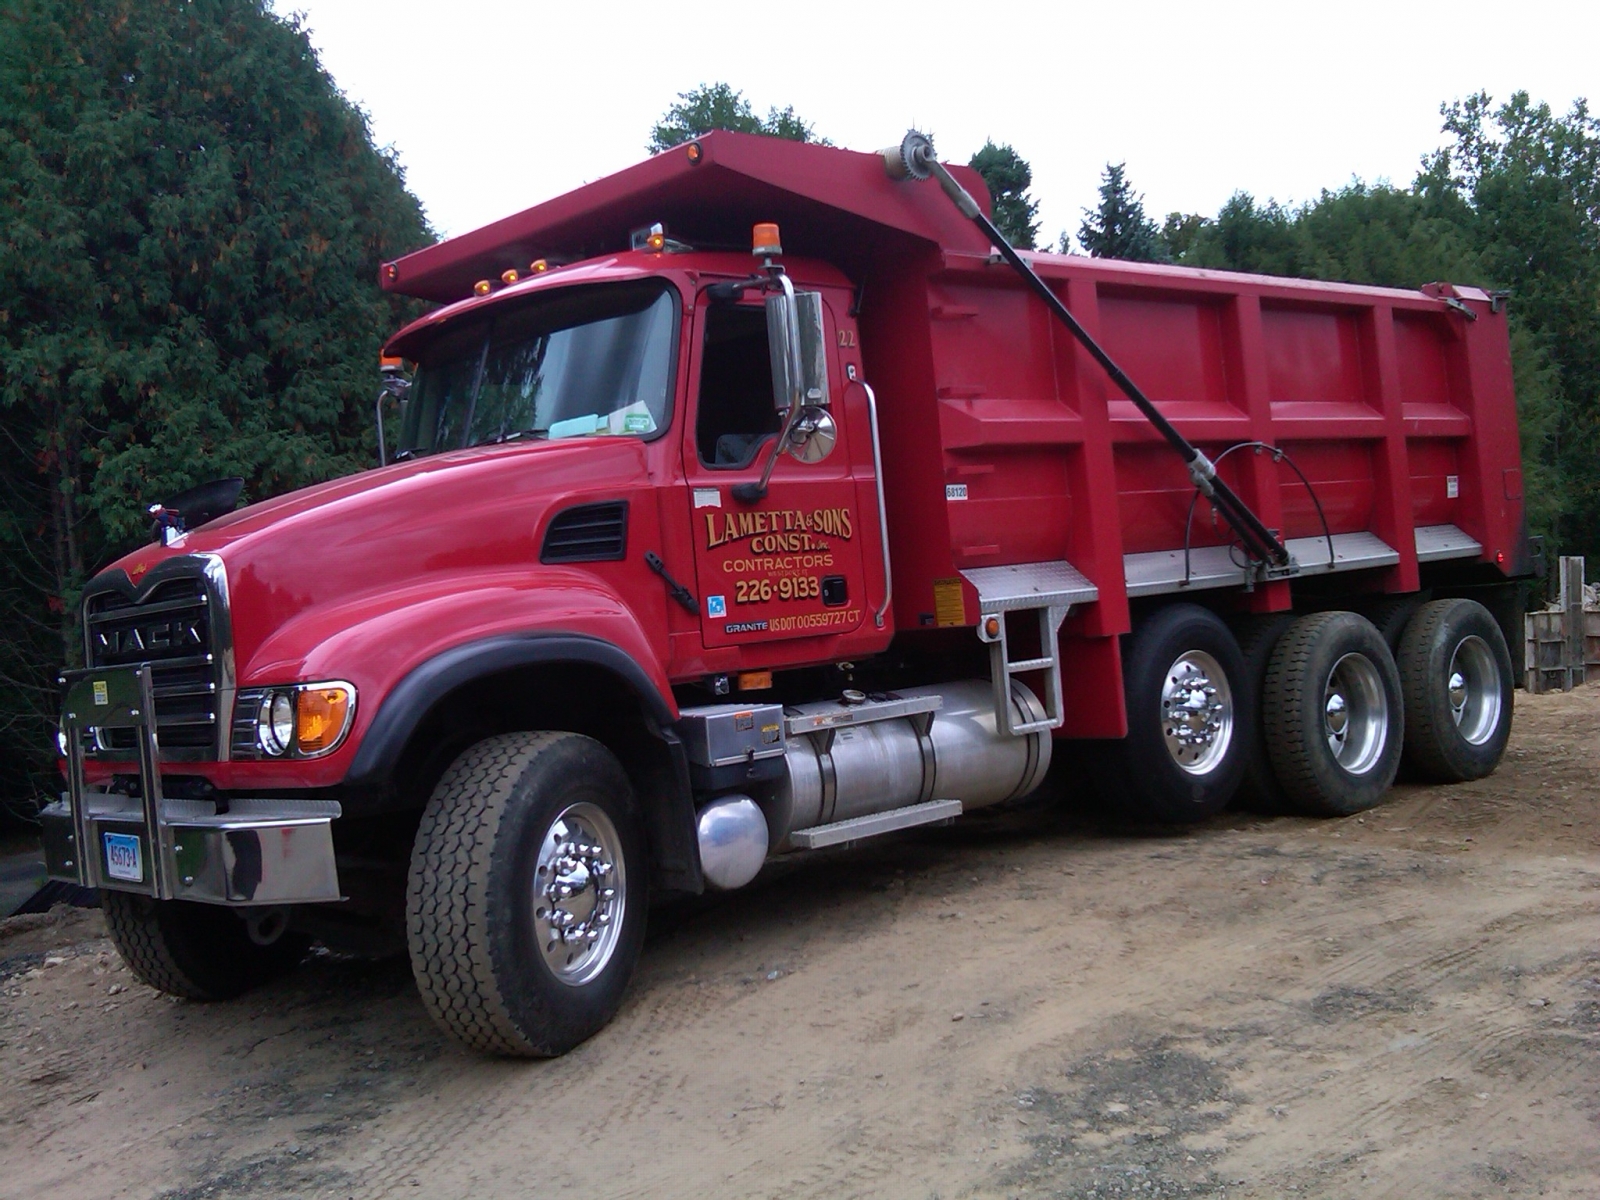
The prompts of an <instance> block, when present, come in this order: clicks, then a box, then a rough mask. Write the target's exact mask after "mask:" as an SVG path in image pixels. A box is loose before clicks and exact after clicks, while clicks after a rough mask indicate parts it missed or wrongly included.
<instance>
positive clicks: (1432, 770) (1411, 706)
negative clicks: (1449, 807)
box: [1398, 600, 1514, 783]
mask: <svg viewBox="0 0 1600 1200" xmlns="http://www.w3.org/2000/svg"><path fill="white" fill-rule="evenodd" d="M1398 666H1399V668H1400V686H1401V692H1402V694H1403V695H1404V696H1405V704H1406V736H1405V758H1406V765H1407V766H1408V767H1410V768H1411V769H1412V770H1413V771H1415V772H1416V773H1417V774H1418V775H1419V776H1421V777H1422V778H1424V779H1427V780H1430V781H1432V782H1435V783H1461V782H1464V781H1466V780H1468V779H1482V778H1483V777H1484V776H1485V775H1488V774H1489V773H1490V772H1491V771H1493V770H1494V769H1495V768H1496V767H1497V766H1499V765H1500V759H1501V757H1502V756H1503V755H1504V754H1505V750H1506V742H1507V740H1508V739H1509V738H1510V737H1511V709H1512V700H1513V697H1512V688H1513V680H1514V676H1513V674H1512V666H1511V652H1510V651H1509V650H1508V649H1507V648H1506V642H1505V638H1504V636H1503V635H1502V634H1501V632H1500V625H1499V623H1498V622H1497V621H1496V620H1495V619H1494V615H1493V614H1492V613H1490V612H1489V610H1488V609H1486V608H1484V606H1483V605H1481V604H1479V603H1478V602H1477V601H1475V600H1435V601H1433V602H1432V603H1429V604H1424V605H1423V606H1422V607H1421V608H1420V609H1418V610H1417V614H1416V616H1414V617H1413V618H1412V619H1411V623H1410V624H1409V625H1408V626H1406V632H1405V636H1404V638H1402V639H1401V643H1400V654H1399V663H1398Z"/></svg>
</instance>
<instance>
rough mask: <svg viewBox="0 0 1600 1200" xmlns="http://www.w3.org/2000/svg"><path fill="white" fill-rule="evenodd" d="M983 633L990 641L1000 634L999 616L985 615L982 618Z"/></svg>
mask: <svg viewBox="0 0 1600 1200" xmlns="http://www.w3.org/2000/svg"><path fill="white" fill-rule="evenodd" d="M983 635H984V637H986V638H988V639H989V640H990V641H993V640H994V639H995V638H997V637H999V636H1000V618H999V617H985V618H984V619H983Z"/></svg>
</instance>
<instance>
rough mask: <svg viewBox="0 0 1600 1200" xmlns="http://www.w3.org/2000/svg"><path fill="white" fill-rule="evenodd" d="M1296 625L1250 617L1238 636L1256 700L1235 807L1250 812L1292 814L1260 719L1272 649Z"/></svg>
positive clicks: (1279, 617) (1284, 617)
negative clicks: (1275, 772) (1269, 753)
mask: <svg viewBox="0 0 1600 1200" xmlns="http://www.w3.org/2000/svg"><path fill="white" fill-rule="evenodd" d="M1293 623H1294V617H1293V615H1291V614H1289V613H1274V614H1273V615H1271V616H1262V617H1250V618H1248V619H1247V620H1245V621H1243V622H1241V623H1240V624H1239V625H1238V626H1237V627H1236V628H1235V633H1236V634H1237V635H1238V639H1239V653H1240V655H1241V656H1242V657H1243V658H1244V673H1245V678H1246V679H1248V680H1249V681H1250V687H1251V690H1252V692H1253V693H1254V695H1255V697H1256V701H1255V708H1254V709H1253V710H1252V711H1251V713H1250V717H1251V719H1250V720H1249V721H1248V722H1246V723H1245V730H1244V732H1245V735H1246V742H1245V758H1244V776H1243V777H1242V778H1241V779H1240V781H1239V791H1238V795H1237V797H1236V799H1235V804H1236V805H1237V806H1238V807H1239V808H1242V809H1245V810H1246V811H1247V812H1255V813H1267V814H1271V815H1279V814H1282V813H1286V812H1291V811H1293V807H1292V806H1291V805H1290V803H1289V798H1288V797H1287V796H1285V795H1284V794H1283V788H1282V787H1280V786H1279V784H1278V777H1277V776H1276V775H1274V774H1273V773H1272V760H1271V759H1270V758H1269V757H1268V755H1267V745H1266V737H1265V733H1264V729H1265V726H1264V725H1263V722H1262V716H1261V696H1262V694H1263V692H1264V689H1265V687H1266V682H1267V664H1268V663H1269V662H1271V661H1272V651H1273V648H1274V647H1275V646H1276V645H1277V644H1278V639H1279V638H1280V637H1282V636H1283V631H1284V630H1285V629H1288V628H1289V626H1290V625H1292V624H1293Z"/></svg>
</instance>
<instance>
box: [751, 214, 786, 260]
mask: <svg viewBox="0 0 1600 1200" xmlns="http://www.w3.org/2000/svg"><path fill="white" fill-rule="evenodd" d="M750 252H751V253H752V254H754V255H755V256H756V257H757V258H763V257H765V256H766V255H769V254H782V253H783V243H782V241H781V240H779V238H778V227H777V226H776V225H774V224H772V223H771V222H770V221H764V222H762V223H761V224H760V225H757V226H756V227H755V229H754V230H752V231H751V235H750Z"/></svg>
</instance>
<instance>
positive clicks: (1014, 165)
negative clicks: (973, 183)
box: [967, 138, 1039, 250]
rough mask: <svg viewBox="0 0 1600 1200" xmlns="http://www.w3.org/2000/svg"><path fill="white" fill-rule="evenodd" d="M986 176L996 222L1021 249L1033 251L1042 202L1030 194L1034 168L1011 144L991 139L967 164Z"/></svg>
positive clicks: (985, 181) (1010, 240)
mask: <svg viewBox="0 0 1600 1200" xmlns="http://www.w3.org/2000/svg"><path fill="white" fill-rule="evenodd" d="M967 165H968V166H969V167H971V168H972V169H973V170H974V171H976V172H977V173H978V174H979V175H981V176H983V182H984V183H985V184H986V185H987V186H988V188H989V198H990V200H991V201H992V202H993V204H994V224H995V228H996V229H998V230H999V231H1000V232H1001V234H1002V235H1004V237H1005V239H1006V241H1008V242H1010V243H1011V244H1012V245H1013V246H1015V247H1017V248H1018V249H1019V250H1032V249H1033V248H1034V246H1035V245H1036V244H1037V242H1036V239H1037V238H1038V236H1039V221H1038V216H1039V202H1038V201H1037V200H1035V199H1034V198H1033V197H1032V196H1030V195H1029V194H1028V189H1029V188H1030V187H1032V186H1033V168H1032V167H1030V166H1029V165H1028V163H1027V160H1025V159H1024V158H1023V157H1022V156H1021V155H1020V154H1018V153H1017V152H1016V151H1015V150H1014V149H1012V148H1011V146H1010V145H1009V144H1008V143H1002V144H1000V145H996V144H995V142H994V140H993V139H992V138H991V139H988V140H986V141H985V142H984V143H983V149H981V150H979V151H978V152H977V153H976V154H974V155H973V156H972V158H971V160H970V161H969V162H968V163H967Z"/></svg>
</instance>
